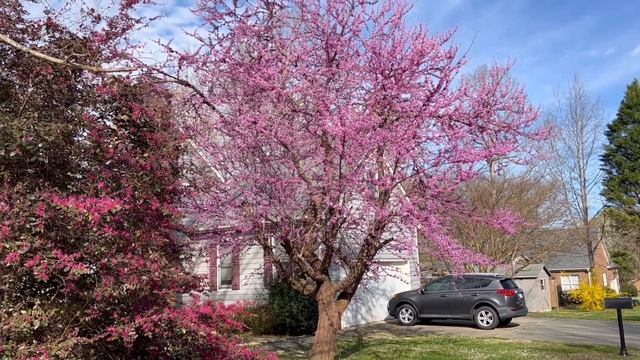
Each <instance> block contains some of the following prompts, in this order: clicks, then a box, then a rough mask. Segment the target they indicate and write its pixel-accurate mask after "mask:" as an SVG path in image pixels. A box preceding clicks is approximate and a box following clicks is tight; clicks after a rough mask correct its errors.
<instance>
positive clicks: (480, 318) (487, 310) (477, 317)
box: [473, 306, 500, 330]
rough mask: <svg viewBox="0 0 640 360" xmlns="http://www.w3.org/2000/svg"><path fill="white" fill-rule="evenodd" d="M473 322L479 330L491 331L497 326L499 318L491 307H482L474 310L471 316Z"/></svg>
mask: <svg viewBox="0 0 640 360" xmlns="http://www.w3.org/2000/svg"><path fill="white" fill-rule="evenodd" d="M473 321H474V322H475V323H476V326H477V327H479V328H480V329H482V330H491V329H495V328H496V326H498V324H499V323H500V318H499V317H498V312H496V311H495V310H494V309H493V308H492V307H489V306H482V307H479V308H478V309H477V310H476V312H475V314H474V315H473Z"/></svg>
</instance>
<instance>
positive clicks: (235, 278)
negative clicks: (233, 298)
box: [231, 247, 240, 290]
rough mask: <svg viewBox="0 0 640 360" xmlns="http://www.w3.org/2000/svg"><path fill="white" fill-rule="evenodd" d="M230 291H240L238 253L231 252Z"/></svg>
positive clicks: (237, 251) (235, 250)
mask: <svg viewBox="0 0 640 360" xmlns="http://www.w3.org/2000/svg"><path fill="white" fill-rule="evenodd" d="M231 290H240V251H239V250H238V249H237V248H235V247H234V248H233V250H231Z"/></svg>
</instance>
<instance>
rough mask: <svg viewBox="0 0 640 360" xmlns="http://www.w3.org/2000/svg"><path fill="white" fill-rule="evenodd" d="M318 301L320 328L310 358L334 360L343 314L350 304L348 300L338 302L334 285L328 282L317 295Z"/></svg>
mask: <svg viewBox="0 0 640 360" xmlns="http://www.w3.org/2000/svg"><path fill="white" fill-rule="evenodd" d="M316 300H317V301H318V327H317V328H316V334H315V336H314V338H313V346H312V347H311V353H310V354H309V358H310V359H311V360H333V359H334V358H335V356H336V351H337V346H336V339H337V336H338V331H340V328H341V326H340V321H341V319H342V313H343V312H344V310H345V309H346V308H347V305H348V304H349V302H348V301H346V300H336V291H335V289H334V287H333V285H332V284H331V283H329V282H326V283H324V284H322V285H321V286H320V290H319V291H318V294H317V295H316Z"/></svg>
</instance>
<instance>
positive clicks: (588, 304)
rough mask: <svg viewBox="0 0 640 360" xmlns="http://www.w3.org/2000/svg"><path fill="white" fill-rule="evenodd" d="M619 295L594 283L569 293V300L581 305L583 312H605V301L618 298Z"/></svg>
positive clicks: (586, 284)
mask: <svg viewBox="0 0 640 360" xmlns="http://www.w3.org/2000/svg"><path fill="white" fill-rule="evenodd" d="M616 296H617V294H616V293H615V292H614V291H613V290H611V289H609V288H607V287H604V286H603V285H602V284H600V283H598V282H596V281H593V282H592V283H591V284H589V283H586V282H584V283H582V284H580V287H578V288H577V289H575V290H573V291H571V292H570V293H569V299H571V300H572V301H575V302H577V303H579V304H580V305H579V308H580V310H582V311H603V310H604V299H605V298H612V297H616Z"/></svg>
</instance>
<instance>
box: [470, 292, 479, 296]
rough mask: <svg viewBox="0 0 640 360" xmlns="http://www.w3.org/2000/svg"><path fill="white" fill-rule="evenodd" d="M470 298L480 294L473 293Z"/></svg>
mask: <svg viewBox="0 0 640 360" xmlns="http://www.w3.org/2000/svg"><path fill="white" fill-rule="evenodd" d="M471 296H480V294H478V293H473V294H471Z"/></svg>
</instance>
